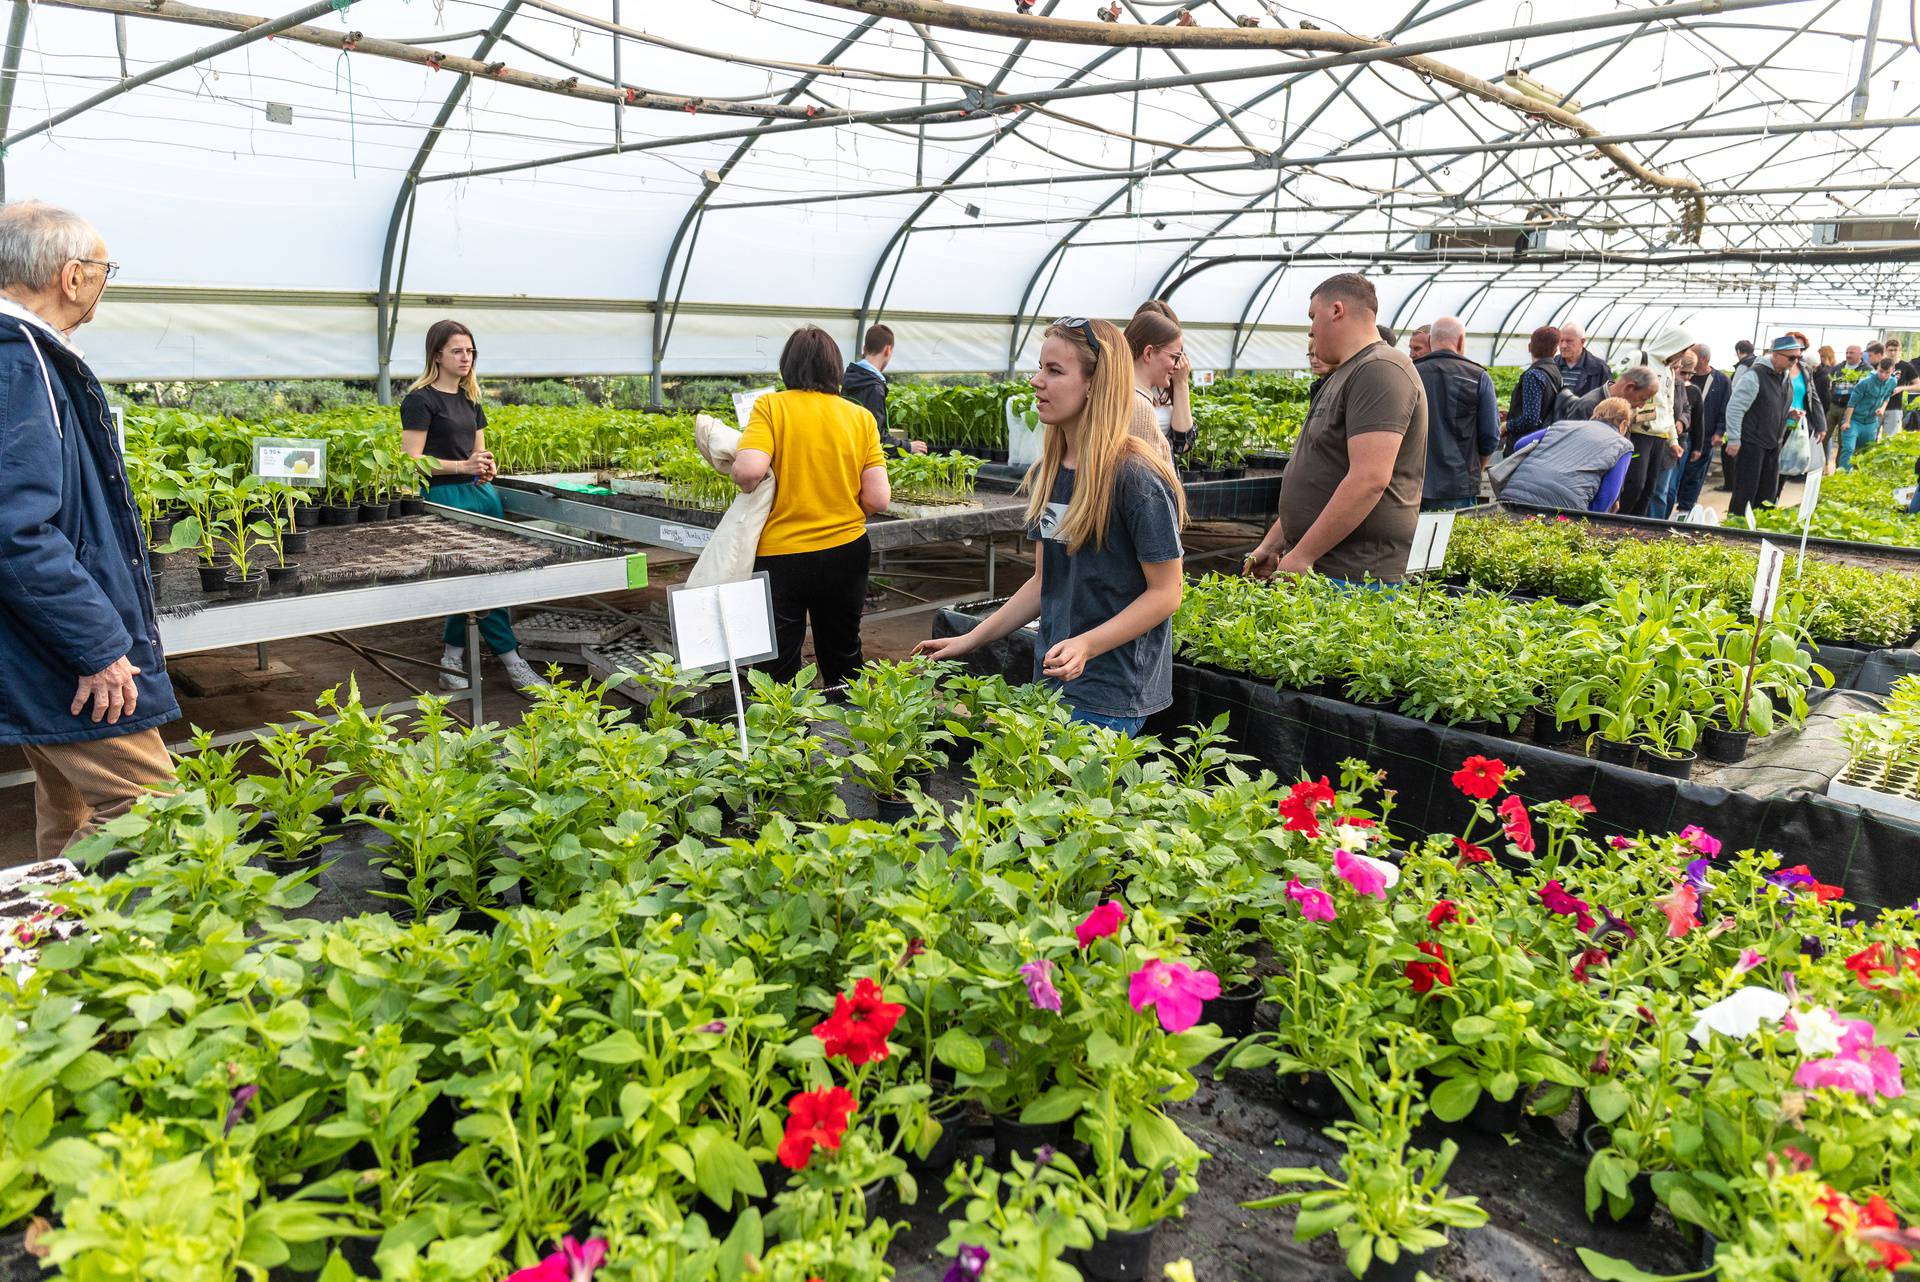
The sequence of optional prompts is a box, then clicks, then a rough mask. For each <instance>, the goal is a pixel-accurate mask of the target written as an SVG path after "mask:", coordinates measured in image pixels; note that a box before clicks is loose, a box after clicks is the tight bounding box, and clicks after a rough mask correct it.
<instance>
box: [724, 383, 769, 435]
mask: <svg viewBox="0 0 1920 1282" xmlns="http://www.w3.org/2000/svg"><path fill="white" fill-rule="evenodd" d="M772 390H773V388H771V387H756V388H754V389H753V390H752V391H750V392H735V393H734V394H733V421H734V422H736V423H738V424H739V425H740V430H741V431H743V432H744V431H746V430H747V420H748V419H750V418H752V417H753V403H754V402H755V401H757V400H759V399H760V398H761V397H762V396H765V395H766V394H767V393H768V392H771V391H772Z"/></svg>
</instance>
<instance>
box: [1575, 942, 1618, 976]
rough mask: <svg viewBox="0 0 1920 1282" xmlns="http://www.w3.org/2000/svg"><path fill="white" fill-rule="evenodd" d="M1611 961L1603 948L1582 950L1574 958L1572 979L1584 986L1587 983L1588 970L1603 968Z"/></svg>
mask: <svg viewBox="0 0 1920 1282" xmlns="http://www.w3.org/2000/svg"><path fill="white" fill-rule="evenodd" d="M1611 960H1613V959H1612V958H1610V957H1608V956H1607V950H1606V949H1604V948H1587V949H1583V950H1582V951H1581V953H1580V955H1579V956H1578V957H1576V958H1574V961H1573V977H1574V978H1575V979H1577V980H1579V981H1580V982H1581V983H1583V984H1584V983H1586V982H1587V972H1588V971H1589V970H1591V969H1592V968H1593V967H1595V966H1604V965H1606V964H1607V963H1608V962H1609V961H1611Z"/></svg>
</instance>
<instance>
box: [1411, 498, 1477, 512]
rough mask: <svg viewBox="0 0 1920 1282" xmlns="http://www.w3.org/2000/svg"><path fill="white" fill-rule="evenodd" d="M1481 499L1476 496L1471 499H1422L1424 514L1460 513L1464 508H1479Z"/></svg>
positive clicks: (1421, 504) (1421, 508) (1421, 505)
mask: <svg viewBox="0 0 1920 1282" xmlns="http://www.w3.org/2000/svg"><path fill="white" fill-rule="evenodd" d="M1479 505H1480V499H1479V497H1478V496H1477V495H1476V496H1475V497H1473V498H1470V499H1421V500H1420V510H1421V511H1422V512H1458V511H1460V510H1461V509H1462V508H1469V507H1478V506H1479Z"/></svg>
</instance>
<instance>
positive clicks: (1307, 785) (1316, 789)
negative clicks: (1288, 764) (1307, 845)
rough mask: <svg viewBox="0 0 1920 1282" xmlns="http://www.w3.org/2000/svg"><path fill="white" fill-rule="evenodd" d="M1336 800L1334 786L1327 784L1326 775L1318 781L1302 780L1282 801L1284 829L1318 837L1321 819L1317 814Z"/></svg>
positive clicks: (1281, 815) (1281, 813)
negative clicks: (1322, 807) (1320, 809)
mask: <svg viewBox="0 0 1920 1282" xmlns="http://www.w3.org/2000/svg"><path fill="white" fill-rule="evenodd" d="M1334 799H1335V797H1334V791H1333V786H1332V785H1331V784H1329V783H1328V782H1327V777H1326V776H1325V775H1321V776H1320V778H1319V779H1318V780H1313V779H1302V780H1301V781H1300V782H1299V783H1296V784H1295V785H1293V788H1292V790H1291V791H1290V792H1288V793H1287V795H1286V796H1284V797H1282V798H1281V799H1280V817H1281V818H1282V819H1284V820H1285V821H1286V822H1285V823H1284V824H1283V825H1282V827H1284V828H1285V829H1286V830H1287V831H1288V832H1303V833H1305V834H1307V836H1309V837H1318V836H1319V835H1320V819H1319V817H1318V815H1316V814H1315V812H1316V811H1317V810H1319V808H1320V807H1321V806H1326V805H1331V804H1333V801H1334Z"/></svg>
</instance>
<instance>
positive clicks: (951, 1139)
mask: <svg viewBox="0 0 1920 1282" xmlns="http://www.w3.org/2000/svg"><path fill="white" fill-rule="evenodd" d="M966 1115H967V1112H966V1106H965V1105H963V1104H961V1103H960V1102H959V1101H957V1100H952V1101H949V1102H948V1103H947V1104H946V1106H945V1107H937V1108H935V1109H934V1111H933V1116H934V1120H935V1121H937V1122H939V1123H940V1138H939V1139H937V1140H935V1141H934V1142H933V1147H932V1148H930V1149H928V1150H927V1155H926V1156H925V1157H919V1156H916V1155H915V1154H914V1153H912V1152H908V1153H907V1154H906V1158H907V1166H908V1168H909V1169H911V1170H915V1171H944V1170H947V1169H948V1168H949V1167H951V1166H952V1165H953V1164H954V1163H955V1162H956V1161H958V1160H959V1158H960V1140H961V1138H962V1126H961V1123H962V1122H963V1121H965V1119H966Z"/></svg>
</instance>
